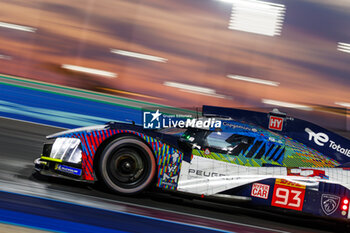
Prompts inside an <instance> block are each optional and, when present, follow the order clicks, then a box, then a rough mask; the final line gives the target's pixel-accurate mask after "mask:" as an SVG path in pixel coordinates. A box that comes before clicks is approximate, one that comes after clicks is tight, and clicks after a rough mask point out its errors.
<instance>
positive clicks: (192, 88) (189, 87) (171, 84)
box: [164, 82, 215, 94]
mask: <svg viewBox="0 0 350 233" xmlns="http://www.w3.org/2000/svg"><path fill="white" fill-rule="evenodd" d="M164 85H165V86H168V87H175V88H180V89H184V90H189V91H195V92H200V93H204V94H215V90H214V89H211V88H207V87H199V86H195V85H189V84H183V83H176V82H164Z"/></svg>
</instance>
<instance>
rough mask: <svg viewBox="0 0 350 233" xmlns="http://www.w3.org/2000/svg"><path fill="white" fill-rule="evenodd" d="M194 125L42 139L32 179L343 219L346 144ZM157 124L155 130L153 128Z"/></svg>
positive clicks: (280, 117) (297, 127)
mask: <svg viewBox="0 0 350 233" xmlns="http://www.w3.org/2000/svg"><path fill="white" fill-rule="evenodd" d="M202 114H203V117H201V118H194V119H193V118H187V119H181V118H169V117H165V116H164V117H163V118H161V115H162V113H160V112H159V111H158V110H157V111H156V112H153V113H151V117H152V119H150V120H149V121H148V123H144V125H142V126H140V125H135V124H134V123H132V124H127V123H117V122H109V123H107V124H105V125H99V126H93V127H85V128H79V129H74V130H68V131H64V132H60V133H56V134H53V135H50V136H47V142H46V143H45V144H44V147H43V152H42V155H41V157H40V158H38V159H36V160H35V170H36V171H38V172H39V173H41V174H42V175H48V176H55V177H62V178H67V179H72V180H76V181H82V182H95V181H100V182H103V183H104V184H105V185H106V186H107V187H108V188H110V189H111V190H112V191H114V192H116V193H119V194H124V195H132V194H137V193H140V192H142V191H144V190H145V189H146V188H148V187H149V186H151V185H153V186H156V187H158V188H160V189H161V190H169V191H174V192H181V193H186V194H191V195H194V196H198V197H201V198H219V199H220V198H224V199H226V200H227V199H228V200H232V201H239V200H240V201H247V202H250V203H251V204H253V205H260V206H269V207H271V208H276V209H285V210H292V211H300V212H304V213H308V214H313V215H318V216H325V217H335V218H345V219H348V218H350V212H349V200H350V193H349V191H350V179H349V178H350V171H349V169H350V141H349V140H348V139H346V138H344V137H341V136H339V135H337V134H335V133H333V132H331V131H329V130H326V129H324V128H322V127H320V126H317V125H315V124H313V123H310V122H307V121H303V120H300V119H296V118H293V117H290V116H287V115H286V114H285V113H281V112H279V111H278V110H274V111H272V112H270V113H262V112H254V111H247V110H241V109H232V108H222V107H214V106H203V109H202ZM161 123H162V124H161Z"/></svg>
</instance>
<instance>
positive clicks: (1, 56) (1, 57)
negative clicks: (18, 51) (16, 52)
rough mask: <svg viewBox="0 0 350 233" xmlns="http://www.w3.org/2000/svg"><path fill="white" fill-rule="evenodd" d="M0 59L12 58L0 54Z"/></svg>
mask: <svg viewBox="0 0 350 233" xmlns="http://www.w3.org/2000/svg"><path fill="white" fill-rule="evenodd" d="M0 59H4V60H12V57H10V56H6V55H2V54H0Z"/></svg>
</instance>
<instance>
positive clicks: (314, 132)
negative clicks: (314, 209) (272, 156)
mask: <svg viewBox="0 0 350 233" xmlns="http://www.w3.org/2000/svg"><path fill="white" fill-rule="evenodd" d="M202 114H203V116H208V117H209V116H210V117H213V116H215V117H224V118H227V117H230V118H232V119H233V120H235V121H239V122H242V123H247V124H253V125H256V126H259V127H261V128H263V129H266V130H270V131H273V132H275V133H278V134H280V135H282V136H285V137H289V138H292V139H294V140H296V141H298V142H300V143H303V144H304V145H306V146H308V147H309V148H312V149H314V150H317V151H318V152H320V153H322V154H324V155H326V156H327V157H329V158H331V159H334V160H336V161H338V162H339V163H341V164H342V165H343V166H348V165H349V164H350V140H349V139H346V138H344V137H342V136H340V135H338V134H336V133H333V132H331V131H329V130H327V129H325V128H323V127H321V126H318V125H316V124H313V123H311V122H308V121H304V120H301V119H297V118H293V117H289V116H287V115H286V114H285V113H281V112H279V111H278V110H274V111H272V112H270V113H263V112H255V111H248V110H242V109H234V108H223V107H215V106H207V105H204V106H203V110H202Z"/></svg>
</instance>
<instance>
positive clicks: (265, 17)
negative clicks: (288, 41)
mask: <svg viewBox="0 0 350 233" xmlns="http://www.w3.org/2000/svg"><path fill="white" fill-rule="evenodd" d="M232 3H233V6H232V13H231V19H230V24H229V29H233V30H239V31H244V32H251V33H256V34H261V35H265V36H276V35H280V34H281V30H282V25H283V21H284V14H285V6H284V5H281V4H274V3H269V2H263V1H255V0H244V1H241V0H235V1H232Z"/></svg>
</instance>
